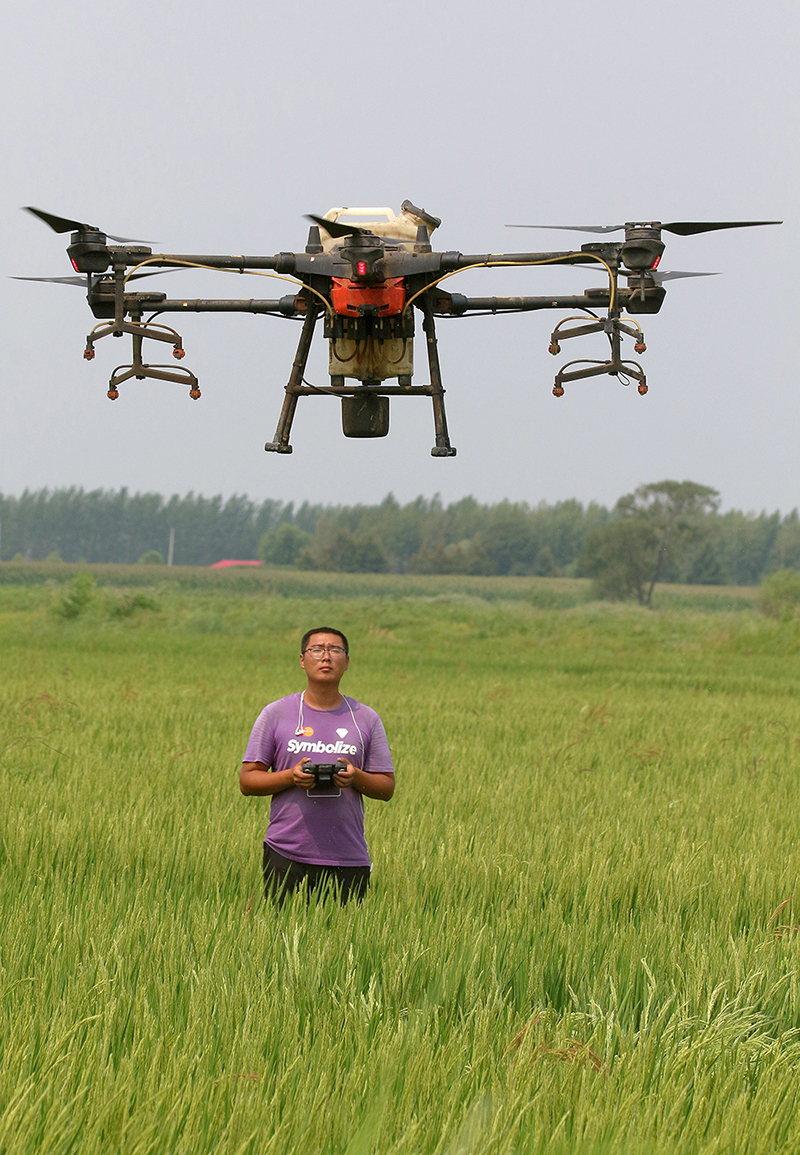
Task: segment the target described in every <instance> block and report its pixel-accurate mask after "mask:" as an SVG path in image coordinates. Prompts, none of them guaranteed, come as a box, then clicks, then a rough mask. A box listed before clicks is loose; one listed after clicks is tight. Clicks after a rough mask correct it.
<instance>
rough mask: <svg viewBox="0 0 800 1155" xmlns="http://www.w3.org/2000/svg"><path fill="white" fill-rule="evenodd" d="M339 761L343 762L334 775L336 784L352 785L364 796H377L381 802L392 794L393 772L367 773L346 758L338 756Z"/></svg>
mask: <svg viewBox="0 0 800 1155" xmlns="http://www.w3.org/2000/svg"><path fill="white" fill-rule="evenodd" d="M339 761H340V762H341V763H343V768H342V769H341V770H339V771H338V772H337V773H336V774H335V775H334V781H335V782H336V785H337V786H352V787H353V789H354V790H357V791H358V792H359V794H363V795H364V797H365V798H378V799H380V801H381V802H388V801H389V799H390V798H391V796H392V795H393V794H394V774H382V773H374V774H368V773H367V771H366V770H359V769H358V768H357V767H356V766H354V765H353V763H352V762H348V761H347V759H346V758H340V759H339Z"/></svg>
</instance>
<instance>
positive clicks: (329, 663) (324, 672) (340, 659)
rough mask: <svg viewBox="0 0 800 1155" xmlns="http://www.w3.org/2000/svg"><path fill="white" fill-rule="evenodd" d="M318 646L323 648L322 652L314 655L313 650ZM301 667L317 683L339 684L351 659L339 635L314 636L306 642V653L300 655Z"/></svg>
mask: <svg viewBox="0 0 800 1155" xmlns="http://www.w3.org/2000/svg"><path fill="white" fill-rule="evenodd" d="M318 646H320V647H322V650H321V652H320V653H318V654H317V653H312V649H314V648H316V647H318ZM331 648H332V649H331ZM337 650H341V653H337V652H336V651H337ZM300 665H301V666H302V667H303V669H304V670H305V672H306V673H307V674H308V676H309V678H313V679H314V680H315V681H319V682H338V681H339V679H340V678H341V676H342V674H343V673H344V672H345V670H346V669H347V667H348V666H349V665H350V659H349V658H348V656H347V654H346V653H345V652H344V642H343V641H342V639H341V638H340V637H339V635H338V634H312V635H311V637H310V638H309V639H308V641H307V642H306V648H305V652H304V653H303V654H301V655H300Z"/></svg>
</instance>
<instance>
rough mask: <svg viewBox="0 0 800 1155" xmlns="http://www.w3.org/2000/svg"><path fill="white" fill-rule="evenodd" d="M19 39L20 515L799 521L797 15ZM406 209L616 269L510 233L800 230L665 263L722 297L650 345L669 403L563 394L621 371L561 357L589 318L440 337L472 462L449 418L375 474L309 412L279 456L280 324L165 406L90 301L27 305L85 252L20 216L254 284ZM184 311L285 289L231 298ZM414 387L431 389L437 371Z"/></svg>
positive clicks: (431, 15)
mask: <svg viewBox="0 0 800 1155" xmlns="http://www.w3.org/2000/svg"><path fill="white" fill-rule="evenodd" d="M3 28H4V36H3V45H2V48H0V53H1V54H2V55H1V56H0V65H1V67H0V85H2V93H3V103H4V115H3V118H2V119H3V128H2V155H3V165H2V172H3V175H2V179H1V183H0V195H2V203H1V204H0V220H2V240H3V255H4V259H3V262H2V273H3V274H4V276H3V277H2V280H0V294H2V296H1V297H0V316H2V325H3V341H2V376H1V377H0V437H1V438H2V440H1V441H0V491H1V492H4V493H6V494H9V493H21V492H22V490H23V489H25V488H26V487H27V488H30V489H39V488H41V487H43V486H50V487H61V486H69V485H79V486H83V487H84V488H106V489H108V488H114V489H116V488H119V487H121V486H127V487H128V488H129V489H130V490H132V491H137V490H138V491H157V492H161V493H165V494H169V493H186V492H188V491H189V490H194V491H195V492H198V493H204V494H208V495H210V494H215V493H223V494H225V495H230V494H232V493H245V494H248V495H249V496H250V497H252V498H254V499H262V498H264V497H274V498H278V499H281V500H284V501H288V500H295V501H302V500H305V499H308V500H311V501H322V502H325V503H339V502H344V503H353V502H365V503H373V502H376V501H378V500H380V499H381V498H382V497H383V496H384V495H385V494H386V493H387V492H389V491H392V492H393V493H394V494H395V495H396V497H397V498H398V499H399V500H400V501H408V500H410V499H412V498H414V497H416V496H417V495H418V494H423V495H425V496H432V495H433V494H434V493H437V492H438V493H440V494H441V495H442V498H443V499H444V501H445V502H449V501H452V500H456V499H458V498H460V497H462V496H464V495H466V494H473V495H474V496H475V497H476V498H478V499H479V500H480V501H485V502H486V501H498V500H502V499H503V498H509V499H512V500H523V501H527V502H530V503H536V502H538V501H548V502H554V501H557V500H560V499H562V498H567V497H577V498H579V499H581V500H582V501H591V500H596V501H600V502H602V503H604V504H610V503H613V502H614V501H615V500H616V498H617V497H618V496H619V495H620V494H622V493H625V492H628V491H630V490H631V489H633V488H634V487H635V486H637V485H639V484H641V483H643V482H648V481H658V480H661V479H663V478H666V477H671V478H677V479H683V478H689V479H691V480H693V481H698V482H701V483H703V484H706V485H712V486H714V487H716V488H717V489H718V490H719V491H720V492H721V494H722V497H723V502H724V506H725V507H727V508H730V507H736V508H743V509H755V510H758V509H762V508H766V509H769V510H772V509H776V508H778V509H781V510H783V511H784V512H788V511H789V510H791V509H792V508H793V507H795V506H797V505H800V484H799V483H798V465H797V462H798V444H797V443H798V420H797V407H798V398H797V393H796V377H797V370H796V367H795V366H796V362H797V336H796V333H797V320H796V315H795V314H796V298H797V289H796V281H797V270H798V267H800V251H799V249H800V245H799V243H798V224H797V220H798V214H797V211H796V204H797V183H798V147H797V146H798V140H800V132H798V123H797V122H798V68H797V59H798V48H799V47H800V45H798V29H799V28H800V8H798V6H797V4H796V3H793V2H790V0H765V2H762V3H760V4H754V3H745V2H744V0H738V2H737V0H734V3H733V4H731V3H729V2H728V3H722V2H720V0H694V2H692V3H688V2H685V0H666V2H664V3H661V4H658V5H656V4H644V3H641V2H640V3H636V2H634V3H631V2H630V0H626V2H624V3H623V2H620V0H605V2H603V3H601V4H598V3H594V2H592V3H590V2H584V0H562V2H561V3H559V4H552V3H547V4H543V3H541V2H537V0H534V2H531V0H526V2H522V0H512V2H506V3H501V4H496V5H488V4H486V3H476V2H471V3H455V2H452V3H451V2H449V0H445V2H439V3H430V2H429V3H419V2H418V0H402V2H396V0H383V2H382V3H377V2H370V3H365V2H362V0H355V2H348V0H344V2H343V3H339V4H336V5H332V4H325V3H321V2H320V0H306V2H305V3H303V4H302V5H301V4H282V5H279V4H262V5H256V4H253V3H252V2H247V3H245V2H242V0H228V2H227V3H225V4H221V3H214V2H211V0H195V2H194V3H193V4H192V5H178V4H174V3H173V4H171V3H169V2H167V3H161V4H155V3H152V2H151V0H144V2H143V3H141V4H139V5H138V6H134V7H131V6H130V5H123V4H118V3H109V2H108V0H104V2H103V3H100V2H99V0H70V2H69V3H64V0H29V2H28V3H27V4H25V5H23V4H18V5H14V6H13V7H9V8H8V9H7V12H6V15H5V17H4V24H3ZM406 197H408V198H409V199H410V200H412V201H413V202H414V203H415V204H418V205H421V206H424V207H425V208H426V209H427V210H428V211H429V212H432V213H434V214H436V215H437V216H440V217H441V218H442V222H443V223H442V226H441V228H440V229H439V230H437V232H436V233H435V234H434V246H435V247H437V248H442V249H460V250H461V251H462V252H486V251H493V252H497V251H502V250H505V251H514V250H517V251H524V250H528V249H536V248H538V249H542V250H545V249H555V248H558V249H560V248H567V247H569V245H570V244H573V243H574V244H576V245H579V244H580V243H581V242H582V241H583V240H591V239H597V238H592V237H589V236H587V237H583V236H580V235H579V234H569V233H561V234H559V233H547V232H543V233H534V232H529V231H515V230H511V229H506V228H504V225H505V223H507V222H516V221H530V222H545V223H553V224H555V223H562V222H563V223H566V224H571V223H580V224H583V223H598V224H600V223H616V222H618V221H625V220H630V219H642V218H644V219H654V218H655V219H660V220H664V221H671V220H687V219H689V220H720V219H722V220H726V219H743V220H748V219H780V218H783V220H784V221H785V223H784V225H783V226H782V227H781V228H768V229H753V230H743V231H741V232H738V233H737V232H723V233H714V234H707V235H704V236H698V237H693V238H680V237H669V236H667V235H666V234H665V240H667V251H666V253H665V255H664V258H663V261H662V267H663V268H667V269H681V270H685V269H690V270H691V269H698V270H712V271H719V272H720V273H722V274H724V275H723V276H719V277H713V278H706V279H697V280H691V281H679V282H677V283H673V284H672V285H668V286H667V288H668V297H667V300H666V302H665V304H664V307H663V309H662V312H661V313H660V314H659V315H657V316H654V317H644V318H639V319H640V321H641V322H642V324H643V326H644V330H645V335H646V340H647V345H648V351H647V352H646V353H645V354H643V356H642V358H641V362H642V365H643V367H644V369H645V371H646V373H647V376H648V383H649V385H650V392H649V394H648V396H647V397H644V398H642V397H639V396H638V394H637V393H636V390H635V387H633V386H632V387H630V388H627V389H626V388H623V387H622V386H621V385H620V384H619V382H617V381H615V380H614V379H613V378H597V379H595V380H593V381H588V382H578V383H575V384H573V385H571V386H568V387H567V392H566V395H565V396H564V397H562V398H561V399H556V398H554V397H553V396H552V394H551V389H552V384H553V377H554V374H555V372H556V370H557V369H558V367H559V366H560V365H561V364H562V363H563V362H564V361H566V360H569V359H572V358H574V357H579V356H587V357H598V356H602V355H603V352H604V351H603V346H602V343H601V344H597V341H598V340H599V339H598V338H590V339H588V340H586V341H584V342H581V341H573V342H569V344H568V345H567V346H566V347H565V349H564V352H563V353H562V355H561V357H559V358H553V357H551V356H550V355H549V354H548V351H547V346H548V344H549V339H550V330H551V328H552V326H553V324H554V323H555V322H556V320H557V319H558V318H559V317H560V316H563V314H555V313H547V314H542V313H539V314H527V315H522V316H509V317H490V318H475V319H468V318H465V319H462V320H449V321H445V320H443V321H441V322H440V323H439V329H438V333H439V338H440V354H441V358H442V368H443V374H444V383H445V387H446V389H447V409H448V420H449V426H450V435H451V440H452V442H453V444H454V445H455V446H457V448H458V456H457V457H456V458H455V459H450V460H447V459H433V458H431V457H430V447H431V445H432V444H433V432H432V420H431V412H430V405H429V403H428V402H427V401H426V400H423V399H413V400H412V399H408V400H406V399H399V400H396V401H393V402H392V427H391V432H390V435H389V437H388V438H386V439H383V440H376V441H366V442H364V441H353V440H345V438H344V437H343V436H342V433H341V421H340V413H339V403H338V401H336V400H334V399H327V398H324V399H319V400H316V399H311V400H301V401H300V403H299V405H298V409H297V416H296V418H295V424H294V431H293V436H292V443H293V445H294V454H293V455H292V456H291V457H286V456H277V455H273V454H266V453H265V452H264V450H263V444H264V442H265V441H267V440H271V439H272V437H273V434H274V431H275V425H276V422H277V418H278V413H279V410H280V406H281V401H282V398H283V386H284V385H285V384H286V381H287V379H288V374H289V371H290V367H291V362H292V358H293V355H294V348H295V345H296V341H297V338H298V336H299V331H300V329H299V325H297V324H294V323H290V322H288V321H282V320H277V319H272V318H264V317H249V316H233V317H214V316H197V315H193V316H189V317H186V318H181V322H182V329H181V332H182V335H183V340H184V347H185V349H186V353H187V355H186V359H185V360H184V361H183V362H182V364H183V365H184V366H186V367H188V368H191V369H192V370H193V371H194V372H195V373H196V374H197V376H198V377H199V379H200V387H201V389H202V391H203V397H202V399H201V400H200V401H198V402H192V401H190V400H189V399H188V397H187V395H186V390H185V389H184V388H182V387H180V386H178V385H171V384H159V383H156V382H149V381H148V382H133V383H130V384H129V385H128V386H127V387H123V388H124V392H122V395H121V397H120V399H119V400H118V401H117V402H115V403H112V402H110V401H108V400H107V398H106V395H105V394H106V389H107V387H108V385H107V382H108V377H109V375H110V372H111V370H112V369H113V368H114V367H115V366H116V365H118V364H123V363H125V362H128V361H129V360H130V341H129V339H128V338H124V339H123V340H120V341H115V340H114V339H113V338H107V339H106V340H105V341H103V342H101V343H100V344H99V345H98V347H97V358H96V360H95V361H93V362H91V363H90V364H89V363H86V362H85V361H84V360H83V358H82V350H83V345H84V340H85V336H86V334H87V333H88V331H89V329H90V328H91V327H92V325H93V324H94V323H95V321H94V318H93V317H92V315H91V313H90V312H89V309H88V307H87V305H86V302H85V298H84V295H83V293H82V292H81V291H80V290H78V289H75V288H64V287H61V286H57V285H37V284H32V283H24V282H19V281H14V280H10V279H8V278H9V277H10V276H12V275H15V274H17V275H31V276H59V275H67V274H69V273H70V272H71V268H70V265H69V261H68V258H67V256H66V254H65V252H64V246H65V244H66V243H68V237H63V238H62V237H59V236H57V235H56V234H55V233H53V232H51V231H50V230H49V229H48V228H46V227H45V226H44V225H42V224H40V223H39V222H37V221H36V220H35V219H34V218H33V217H30V216H28V215H27V214H25V213H22V212H20V211H19V207H20V206H21V205H26V204H33V205H36V206H38V207H41V208H43V209H46V210H48V211H50V212H54V213H57V214H61V215H64V216H67V217H76V218H78V219H82V220H88V221H90V222H92V223H95V224H98V225H100V226H101V227H103V228H105V229H107V230H108V231H110V232H112V233H120V234H122V235H124V236H134V237H141V238H144V239H146V240H151V241H153V242H158V244H155V245H154V248H155V249H156V251H170V252H193V253H198V252H208V253H251V254H256V253H275V252H279V251H281V250H294V251H298V250H302V248H303V246H304V244H305V240H306V235H307V223H306V222H305V221H304V219H303V214H304V213H307V212H317V213H323V212H325V211H326V210H327V209H328V208H330V207H331V206H333V205H342V204H345V205H351V206H353V205H388V206H391V207H392V208H394V210H395V211H399V208H400V204H401V202H402V201H403V200H404V199H405V198H406ZM178 283H179V284H180V287H178ZM601 283H602V282H601V280H600V278H599V277H598V276H597V275H594V274H591V273H587V272H585V271H583V270H569V269H558V270H555V269H544V270H540V269H529V270H525V271H517V270H514V271H513V272H512V271H510V270H505V269H488V270H482V271H481V272H479V273H468V274H464V275H462V276H460V277H458V278H453V279H451V280H450V281H449V282H448V288H449V289H451V290H453V291H460V292H473V293H475V294H480V295H489V294H496V295H504V294H506V293H519V292H524V293H531V294H540V293H550V292H559V293H572V292H581V291H582V290H583V289H584V288H585V287H586V286H587V285H589V284H597V285H599V284H601ZM150 284H152V285H154V286H155V285H156V284H158V282H150ZM167 285H169V288H168V289H167ZM163 287H164V289H165V290H166V291H168V292H169V293H170V295H179V294H180V295H191V296H225V295H231V296H248V297H250V296H253V297H272V296H280V295H281V294H282V293H283V292H284V291H288V290H285V289H284V287H282V286H280V284H279V283H278V282H273V281H269V280H264V279H262V278H248V281H247V282H246V285H244V284H243V282H242V281H240V280H236V281H233V278H231V277H230V276H226V275H224V274H212V273H190V274H187V275H185V276H184V274H172V275H171V276H170V278H166V277H165V278H164V280H163ZM276 289H277V291H276ZM165 319H166V321H167V322H169V318H165ZM418 332H419V325H418ZM570 345H571V346H572V348H570V347H569V346H570ZM626 346H627V355H628V356H629V357H634V356H635V354H634V353H633V351H632V348H631V343H630V342H627V343H626ZM151 359H152V360H158V361H160V360H171V358H170V357H166V358H164V357H162V356H161V355H158V356H154V357H151ZM416 362H417V373H416V376H415V380H416V381H425V380H427V367H426V358H425V355H424V344H423V343H421V342H420V341H419V340H418V341H417V350H416ZM326 364H327V362H326V352H325V343H324V342H323V340H322V338H321V331H320V332H319V335H318V337H317V340H316V342H315V350H313V351H312V357H311V361H310V364H309V370H308V377H309V379H310V380H312V381H319V382H321V383H324V378H325V371H326Z"/></svg>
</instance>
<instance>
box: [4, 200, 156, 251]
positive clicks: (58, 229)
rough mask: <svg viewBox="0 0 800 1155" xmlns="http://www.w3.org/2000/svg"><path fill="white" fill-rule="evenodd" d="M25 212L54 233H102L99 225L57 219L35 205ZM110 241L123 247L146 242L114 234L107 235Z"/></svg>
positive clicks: (29, 206)
mask: <svg viewBox="0 0 800 1155" xmlns="http://www.w3.org/2000/svg"><path fill="white" fill-rule="evenodd" d="M24 208H25V212H27V213H33V215H34V216H35V217H38V218H39V220H40V221H44V223H45V224H46V225H49V226H50V228H51V229H52V230H53V232H54V233H86V232H88V233H102V232H103V230H102V229H99V228H98V227H97V225H87V224H84V223H83V222H82V221H71V220H69V219H68V218H67V217H57V216H56V215H55V214H54V213H46V212H45V211H44V210H43V209H35V208H34V207H33V205H25V206H24ZM104 235H105V236H107V237H108V239H109V240H110V241H119V243H120V244H121V245H143V244H146V243H147V242H146V241H137V240H135V239H134V238H133V237H115V236H114V235H113V233H105V234H104Z"/></svg>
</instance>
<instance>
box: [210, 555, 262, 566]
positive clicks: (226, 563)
mask: <svg viewBox="0 0 800 1155" xmlns="http://www.w3.org/2000/svg"><path fill="white" fill-rule="evenodd" d="M263 564H264V563H263V561H238V560H236V559H234V558H230V557H226V558H223V559H222V561H215V562H212V564H211V565H210V566H209V567H208V568H209V569H226V568H227V567H228V566H231V565H263Z"/></svg>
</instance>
